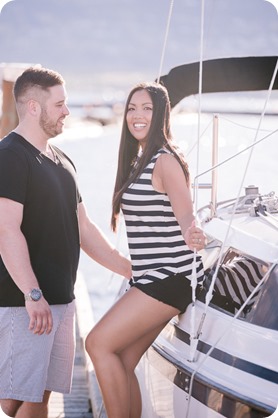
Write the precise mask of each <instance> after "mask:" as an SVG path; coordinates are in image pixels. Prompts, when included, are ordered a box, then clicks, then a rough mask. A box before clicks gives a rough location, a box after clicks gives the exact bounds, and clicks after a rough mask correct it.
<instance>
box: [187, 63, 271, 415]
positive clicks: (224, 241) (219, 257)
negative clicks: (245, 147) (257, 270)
mask: <svg viewBox="0 0 278 418" xmlns="http://www.w3.org/2000/svg"><path fill="white" fill-rule="evenodd" d="M277 72H278V60H277V62H276V66H275V69H274V72H273V76H272V79H271V82H270V86H269V89H268V93H267V97H266V100H265V104H264V108H263V111H262V114H261V116H260V121H259V125H258V128H257V131H256V135H255V138H254V143H253V146H252V147H251V148H250V153H249V158H248V161H247V164H246V167H245V171H244V175H243V178H242V182H241V184H240V188H239V191H238V195H237V198H236V201H235V204H234V206H233V211H232V214H231V217H230V221H229V224H228V228H227V232H226V235H225V238H224V240H223V243H222V246H221V248H220V253H219V254H218V260H217V265H216V268H215V271H214V274H213V277H212V281H211V284H210V287H209V290H208V293H207V295H206V303H205V310H204V312H203V314H202V316H201V319H200V325H199V327H198V336H197V341H195V344H194V345H196V349H197V344H198V341H199V337H200V335H201V329H202V327H203V324H204V321H205V317H206V314H207V310H208V305H209V303H210V300H211V298H212V292H213V288H214V284H215V281H216V278H217V275H218V271H219V268H220V264H221V261H222V258H223V254H224V248H225V245H226V242H227V239H228V236H229V232H230V229H231V226H232V222H233V219H234V216H235V213H236V208H237V206H238V202H239V199H240V193H241V189H242V187H243V183H244V180H245V177H246V173H247V170H248V167H249V164H250V161H251V158H252V155H253V150H254V145H255V144H256V142H257V136H258V132H259V130H260V126H261V123H262V120H263V117H264V115H265V112H266V107H267V104H268V101H269V98H270V95H271V91H272V88H273V84H274V81H275V78H276V75H277ZM275 265H276V262H275V263H273V265H272V267H271V269H270V270H269V271H268V273H267V274H266V275H265V276H264V277H263V279H262V280H261V281H260V282H259V284H258V285H257V286H256V288H255V290H256V289H257V288H259V287H260V286H261V284H262V283H263V282H264V281H265V279H266V277H267V276H268V274H269V273H270V271H272V269H273V268H274V266H275ZM253 294H254V292H252V293H251V295H252V296H253ZM251 295H250V296H249V297H248V298H247V302H249V300H250V299H251ZM244 305H246V302H245V304H244ZM243 308H244V306H243V307H241V309H240V310H239V311H238V312H237V314H236V315H235V316H234V317H233V319H232V321H231V323H230V324H229V326H228V327H227V329H226V330H225V332H224V333H223V335H221V336H220V337H219V339H218V340H217V341H216V342H215V344H214V345H213V346H212V347H211V349H210V350H209V351H208V353H207V354H206V356H205V357H204V358H203V359H202V361H201V362H200V364H199V365H198V367H197V368H196V369H195V370H194V372H193V373H192V376H191V380H190V387H189V392H188V406H187V412H186V418H187V417H188V414H189V409H190V401H191V397H192V389H193V382H194V378H195V375H196V373H197V372H198V371H199V370H200V368H201V366H202V365H203V363H204V362H205V360H206V359H207V358H208V357H209V355H210V354H211V352H212V351H213V350H214V349H215V347H216V346H217V344H218V343H219V341H220V340H221V339H222V338H223V336H224V335H226V333H227V332H229V330H230V327H231V325H232V324H233V322H234V321H235V319H237V317H238V315H239V314H240V313H241V312H242V309H243Z"/></svg>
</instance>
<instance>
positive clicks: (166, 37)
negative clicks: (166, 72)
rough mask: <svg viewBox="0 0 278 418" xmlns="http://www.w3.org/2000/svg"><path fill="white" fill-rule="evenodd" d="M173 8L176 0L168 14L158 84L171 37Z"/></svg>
mask: <svg viewBox="0 0 278 418" xmlns="http://www.w3.org/2000/svg"><path fill="white" fill-rule="evenodd" d="M173 6H174V0H171V1H170V8H169V13H168V19H167V25H166V31H165V37H164V43H163V48H162V54H161V58H160V65H159V70H158V77H157V82H158V83H159V81H160V77H161V72H162V67H163V63H164V57H165V51H166V44H167V39H168V35H169V28H170V22H171V17H172V12H173Z"/></svg>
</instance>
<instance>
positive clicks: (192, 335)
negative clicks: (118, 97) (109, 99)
mask: <svg viewBox="0 0 278 418" xmlns="http://www.w3.org/2000/svg"><path fill="white" fill-rule="evenodd" d="M204 19H205V0H202V3H201V37H200V61H199V86H198V91H199V95H198V131H197V132H198V136H197V152H196V173H197V175H198V173H199V160H200V137H201V113H202V88H203V51H204ZM196 187H197V189H198V179H197V186H196ZM197 195H198V194H197V193H194V199H195V201H194V207H195V214H197V210H198V198H197ZM196 266H197V251H196V249H194V255H193V264H192V279H191V287H192V310H191V317H190V352H189V361H194V356H195V353H196V350H197V344H198V339H197V338H196V330H195V328H196V327H195V325H196V315H195V302H196V289H197V271H196Z"/></svg>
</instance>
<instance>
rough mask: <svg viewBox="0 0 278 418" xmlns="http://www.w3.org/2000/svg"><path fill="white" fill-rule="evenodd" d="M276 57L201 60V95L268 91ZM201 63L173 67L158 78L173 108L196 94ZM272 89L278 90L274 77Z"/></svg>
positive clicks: (277, 82)
mask: <svg viewBox="0 0 278 418" xmlns="http://www.w3.org/2000/svg"><path fill="white" fill-rule="evenodd" d="M277 59H278V57H276V56H268V57H242V58H220V59H214V60H208V61H203V70H202V73H203V74H202V93H217V92H232V91H256V90H268V89H269V86H270V82H271V79H272V77H273V72H274V69H275V65H276V62H277ZM199 72H200V63H199V62H194V63H191V64H184V65H180V66H178V67H175V68H173V69H172V70H171V71H170V72H169V73H168V74H167V75H164V76H162V77H161V78H160V83H161V84H163V85H164V86H165V87H166V88H167V90H168V93H169V97H170V102H171V107H172V108H173V107H174V106H176V104H177V103H179V102H180V101H181V100H182V99H183V98H185V97H187V96H190V95H192V94H197V93H198V92H199ZM273 89H278V77H277V76H276V79H275V82H274V85H273Z"/></svg>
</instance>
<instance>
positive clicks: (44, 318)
mask: <svg viewBox="0 0 278 418" xmlns="http://www.w3.org/2000/svg"><path fill="white" fill-rule="evenodd" d="M25 306H26V309H27V312H28V315H29V317H30V322H29V330H30V331H32V332H33V333H34V334H38V335H42V334H44V333H45V334H50V332H51V330H52V327H53V319H52V313H51V310H50V307H49V305H48V303H47V302H46V300H45V299H44V298H43V297H42V298H41V299H40V300H39V301H37V302H34V301H33V300H31V301H26V304H25Z"/></svg>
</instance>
